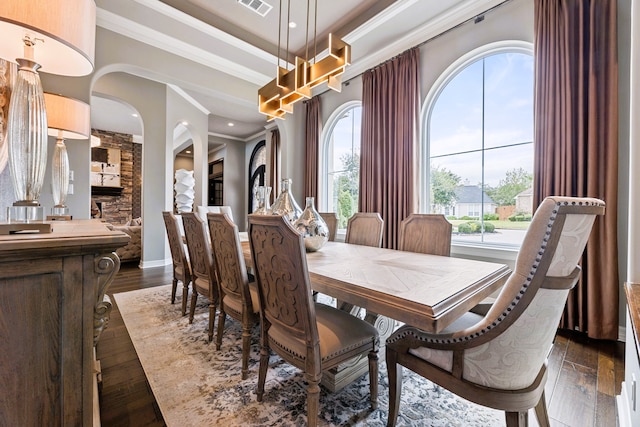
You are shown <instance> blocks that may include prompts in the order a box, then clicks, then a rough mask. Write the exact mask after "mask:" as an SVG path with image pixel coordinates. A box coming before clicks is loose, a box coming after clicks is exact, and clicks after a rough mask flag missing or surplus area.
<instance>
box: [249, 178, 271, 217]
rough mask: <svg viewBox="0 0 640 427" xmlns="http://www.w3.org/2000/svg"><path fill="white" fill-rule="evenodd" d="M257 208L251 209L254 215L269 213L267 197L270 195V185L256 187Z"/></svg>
mask: <svg viewBox="0 0 640 427" xmlns="http://www.w3.org/2000/svg"><path fill="white" fill-rule="evenodd" d="M256 196H257V199H258V209H256V210H255V211H253V213H254V214H256V215H271V203H270V202H269V198H270V197H271V187H263V186H262V185H261V186H260V187H258V191H257V194H256Z"/></svg>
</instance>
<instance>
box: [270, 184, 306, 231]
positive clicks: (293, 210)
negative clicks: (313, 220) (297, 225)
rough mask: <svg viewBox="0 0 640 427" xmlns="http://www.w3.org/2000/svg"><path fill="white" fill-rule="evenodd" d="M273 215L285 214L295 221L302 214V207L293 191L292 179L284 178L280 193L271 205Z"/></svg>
mask: <svg viewBox="0 0 640 427" xmlns="http://www.w3.org/2000/svg"><path fill="white" fill-rule="evenodd" d="M271 213H272V214H273V215H285V216H286V217H287V218H289V221H291V223H293V222H295V221H296V220H297V219H298V218H300V215H301V214H302V209H300V206H299V205H298V204H297V203H296V200H295V199H294V198H293V194H292V193H291V179H290V178H284V179H283V180H282V182H281V184H280V194H279V195H278V198H277V199H276V200H275V201H274V202H273V204H272V205H271Z"/></svg>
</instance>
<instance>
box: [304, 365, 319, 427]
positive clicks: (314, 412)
mask: <svg viewBox="0 0 640 427" xmlns="http://www.w3.org/2000/svg"><path fill="white" fill-rule="evenodd" d="M321 377H322V375H320V376H319V377H318V378H311V376H307V381H309V386H308V387H307V425H308V426H309V427H316V426H317V425H318V413H319V412H318V407H319V406H320V378H321Z"/></svg>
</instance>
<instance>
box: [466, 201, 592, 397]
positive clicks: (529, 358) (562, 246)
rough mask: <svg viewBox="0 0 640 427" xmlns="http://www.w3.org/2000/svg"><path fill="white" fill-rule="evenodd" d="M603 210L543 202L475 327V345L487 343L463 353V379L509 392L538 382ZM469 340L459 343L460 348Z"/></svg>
mask: <svg viewBox="0 0 640 427" xmlns="http://www.w3.org/2000/svg"><path fill="white" fill-rule="evenodd" d="M604 206H605V205H604V202H603V201H601V200H598V199H592V198H573V197H547V198H546V199H545V200H544V201H543V202H542V204H541V205H540V206H539V207H538V209H537V210H536V212H535V215H534V217H533V219H532V221H531V225H530V226H529V229H528V231H527V234H526V235H525V238H524V241H523V242H522V248H521V249H520V252H519V253H518V257H517V260H516V266H515V271H514V272H513V273H512V274H511V276H510V277H509V279H508V280H507V283H506V284H505V285H504V287H503V289H502V291H501V292H500V294H499V295H498V298H497V299H496V302H495V303H494V304H493V305H492V307H491V309H490V310H489V312H488V313H487V315H486V316H485V318H484V319H483V321H482V322H481V324H478V325H476V326H474V330H476V331H480V332H479V333H478V335H475V336H473V337H472V340H473V341H476V342H484V343H483V344H481V345H478V346H475V347H473V348H468V349H466V350H465V352H464V359H465V363H464V366H465V368H464V372H463V376H464V378H465V379H467V380H469V381H471V382H475V383H477V384H480V385H484V386H487V387H494V388H499V389H507V390H518V389H522V388H525V387H528V386H529V385H531V384H532V383H533V382H534V380H535V378H536V377H537V376H538V374H539V372H540V369H541V366H543V365H544V361H545V360H546V358H547V356H548V352H549V350H550V348H551V345H552V343H553V339H554V337H555V334H556V329H557V327H558V323H559V321H560V317H561V316H562V312H563V309H564V306H565V303H566V300H567V296H568V294H569V290H570V289H571V288H573V286H574V285H575V284H576V283H577V282H578V279H579V277H580V267H579V266H578V265H577V264H578V262H579V261H580V258H581V256H582V253H583V251H584V248H585V245H586V243H587V240H588V238H589V235H590V233H591V229H592V226H593V223H594V221H595V217H596V215H601V214H603V213H604ZM498 337H499V338H498ZM496 338H497V339H496ZM469 339H470V337H464V336H459V337H456V338H455V340H456V341H460V343H463V342H464V341H465V340H469ZM505 355H509V356H508V361H506V360H505ZM507 362H508V363H507Z"/></svg>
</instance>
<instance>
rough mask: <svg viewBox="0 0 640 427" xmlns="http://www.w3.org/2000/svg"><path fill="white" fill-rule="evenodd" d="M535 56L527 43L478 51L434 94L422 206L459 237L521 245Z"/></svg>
mask: <svg viewBox="0 0 640 427" xmlns="http://www.w3.org/2000/svg"><path fill="white" fill-rule="evenodd" d="M532 53H533V51H532V46H531V45H530V44H527V43H520V42H501V43H496V44H491V45H487V46H485V47H483V48H480V49H477V50H475V51H473V52H471V53H469V54H468V55H466V56H464V57H463V58H461V59H460V60H458V61H457V62H456V63H454V64H453V65H452V66H451V67H449V69H448V70H446V71H445V73H443V75H442V76H441V78H440V79H439V80H438V81H437V82H436V83H435V84H434V86H433V88H432V90H431V92H430V93H429V95H428V96H427V99H426V101H425V107H424V109H423V112H424V116H423V126H424V132H423V138H424V141H423V153H424V154H423V158H422V164H423V167H422V170H423V173H422V183H421V188H422V200H425V201H426V203H424V204H423V205H422V206H421V211H423V212H430V213H442V214H444V215H446V216H447V218H448V219H449V220H450V221H451V223H452V224H453V233H454V236H453V238H452V240H453V241H454V242H462V243H474V244H476V243H479V244H491V245H507V246H509V245H512V246H516V245H519V244H520V243H521V242H522V239H523V237H524V233H525V231H526V229H527V227H528V224H529V222H530V220H531V213H532V212H531V211H532V198H531V188H532V183H533V56H532Z"/></svg>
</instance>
